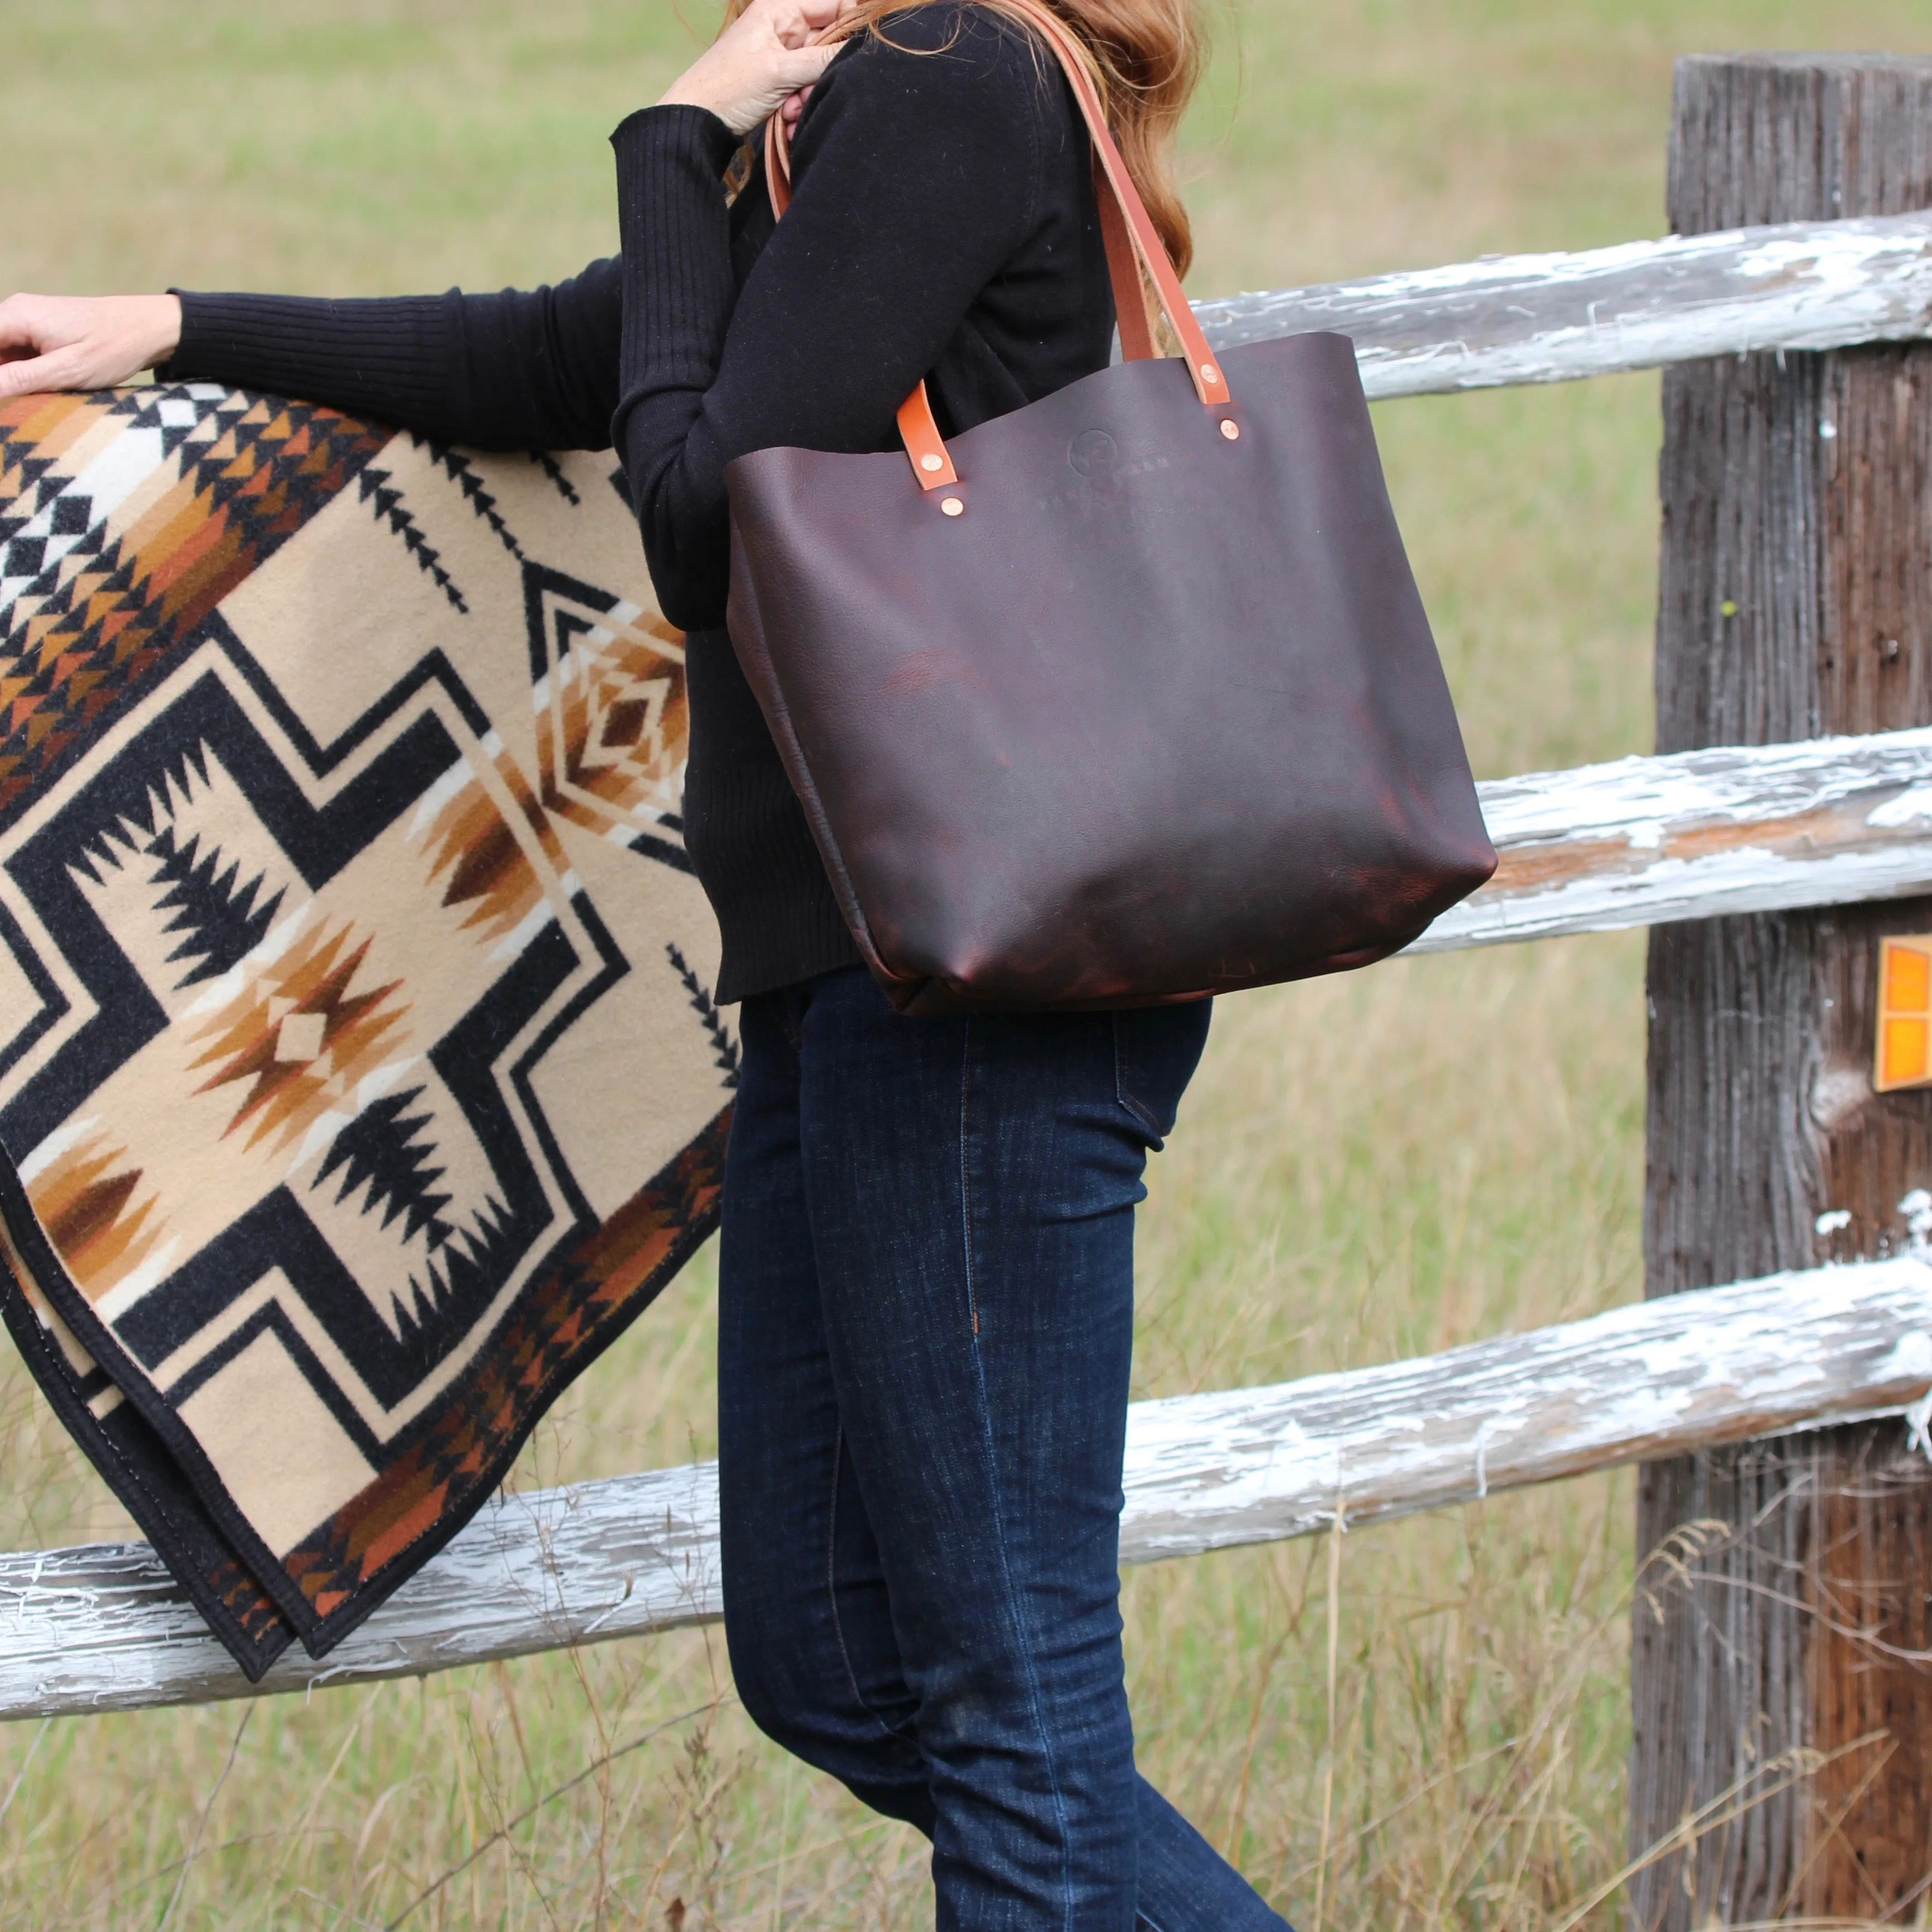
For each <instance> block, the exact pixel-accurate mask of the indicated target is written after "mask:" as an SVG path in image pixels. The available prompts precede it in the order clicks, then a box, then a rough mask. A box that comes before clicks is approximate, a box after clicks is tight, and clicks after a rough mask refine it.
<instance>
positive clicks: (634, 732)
mask: <svg viewBox="0 0 1932 1932" xmlns="http://www.w3.org/2000/svg"><path fill="white" fill-rule="evenodd" d="M685 738H686V732H685V686H684V670H683V658H682V639H681V637H680V636H679V633H678V632H677V631H675V630H674V629H673V628H671V627H670V625H667V624H666V623H664V621H663V620H662V619H661V618H660V617H659V616H658V615H657V614H656V613H655V610H653V609H652V607H651V597H650V591H649V578H648V577H647V575H646V571H645V568H644V564H643V556H642V554H641V552H640V547H639V545H638V543H637V526H636V524H635V523H634V520H633V519H632V517H631V512H630V509H629V507H628V504H627V503H626V502H625V500H624V499H623V496H622V478H621V475H617V474H616V473H615V472H613V468H612V462H611V459H610V457H609V456H608V455H604V456H601V457H599V456H594V455H587V454H584V453H582V452H578V453H574V454H570V455H559V456H556V457H548V456H538V457H529V456H515V457H505V456H493V457H482V456H478V455H472V454H469V453H466V452H463V451H460V450H457V449H449V448H446V447H444V446H440V445H439V444H437V443H431V442H428V441H425V440H422V439H421V438H419V437H413V436H410V435H407V434H396V433H395V432H393V431H389V430H387V429H384V428H379V427H377V426H376V425H370V424H366V423H362V422H356V421H354V420H353V419H349V418H347V417H344V416H341V415H339V414H337V413H334V412H332V411H330V410H322V409H317V408H314V407H308V406H307V405H303V404H292V403H287V402H284V401H279V400H277V399H275V398H269V397H264V396H261V395H254V394H252V393H248V392H239V391H230V390H229V389H224V388H221V387H219V386H213V385H208V384H189V385H185V386H158V387H154V388H148V389H128V390H121V391H116V392H108V393H105V394H102V395H95V396H86V397H83V396H31V397H26V398H18V399H16V400H13V401H7V402H4V403H0V1304H4V1312H5V1319H6V1321H7V1326H8V1328H9V1330H10V1332H11V1334H13V1338H14V1340H15V1342H16V1344H17V1346H18V1347H19V1348H20V1351H21V1352H22V1354H23V1356H24V1358H25V1359H26V1361H27V1362H28V1364H29V1365H30V1366H31V1369H32V1370H33V1373H34V1376H35V1377H36V1379H37V1381H38V1382H39V1384H40V1387H41V1388H43V1390H44V1391H45V1392H46V1395H47V1397H48V1398H49V1400H50V1401H51V1402H52V1403H53V1404H54V1406H55V1408H56V1409H57V1410H58V1412H59V1414H60V1415H61V1417H62V1420H63V1421H64V1422H65V1424H66V1425H67V1427H68V1428H69V1429H70V1430H71V1431H72V1433H74V1436H75V1437H76V1438H77V1440H78V1441H79V1442H80V1444H81V1445H83V1448H84V1449H85V1450H86V1453H87V1454H88V1455H89V1457H90V1458H91V1459H92V1461H93V1462H94V1463H95V1466H97V1467H98V1469H100V1470H101V1473H102V1475H104V1477H105V1478H106V1479H107V1481H108V1482H109V1484H110V1485H111V1486H112V1487H113V1489H114V1490H115V1493H116V1494H117V1495H118V1496H119V1497H120V1498H121V1500H122V1502H124V1504H125V1505H126V1506H127V1508H128V1510H129V1511H130V1513H131V1514H133V1517H135V1519H136V1521H137V1522H138V1523H139V1525H140V1526H141V1527H142V1530H143V1532H145V1534H146V1535H147V1536H148V1538H149V1539H150V1540H151V1541H152V1542H153V1544H154V1546H155V1547H156V1549H157V1550H158V1552H159V1553H160V1555H161V1556H162V1557H163V1559H165V1560H166V1562H167V1563H168V1565H169V1568H171V1569H172V1571H173V1573H174V1574H175V1576H176V1577H178V1579H179V1580H180V1582H181V1584H182V1586H183V1587H184V1589H186V1590H187V1592H188V1593H189V1595H190V1596H191V1597H192V1598H193V1601H194V1602H195V1603H196V1605H197V1606H198V1607H199V1609H200V1610H201V1612H202V1614H203V1615H204V1616H205V1618H206V1619H207V1620H208V1625H209V1626H210V1628H211V1629H212V1630H213V1631H214V1632H215V1633H216V1634H217V1636H219V1637H220V1639H221V1640H222V1641H223V1643H225V1644H226V1646H227V1647H228V1648H229V1650H230V1651H231V1652H233V1655H235V1657H236V1660H237V1661H238V1662H239V1664H241V1665H242V1668H243V1669H244V1670H245V1671H247V1672H248V1674H249V1675H250V1676H251V1677H259V1676H260V1674H261V1673H262V1672H263V1671H264V1670H266V1669H267V1668H268V1667H269V1664H271V1663H272V1661H274V1659H275V1657H276V1656H277V1655H278V1654H279V1653H280V1652H281V1650H282V1649H284V1647H285V1646H287V1644H289V1643H290V1642H291V1641H293V1640H296V1639H298V1638H299V1640H301V1641H302V1643H304V1644H305V1646H307V1647H308V1649H309V1650H310V1651H311V1652H313V1653H314V1655H317V1656H320V1655H323V1654H324V1653H325V1652H326V1651H327V1650H328V1649H329V1646H331V1645H332V1644H334V1643H336V1642H337V1641H338V1640H339V1639H340V1638H341V1637H343V1636H344V1634H346V1633H347V1631H350V1629H352V1628H353V1627H354V1626H355V1625H356V1624H357V1623H358V1622H359V1621H360V1620H361V1619H362V1618H363V1617H365V1616H367V1615H368V1613H369V1612H370V1611H371V1610H372V1609H374V1607H375V1606H376V1605H377V1604H378V1603H380V1601H382V1600H383V1598H384V1597H386V1595H389V1592H392V1590H393V1589H395V1587H396V1586H397V1585H398V1584H399V1583H401V1582H402V1581H403V1580H404V1579H405V1578H407V1577H408V1576H409V1575H410V1574H412V1573H413V1571H415V1570H416V1569H417V1568H419V1567H420V1566H421V1565H422V1563H423V1562H425V1561H426V1560H427V1559H428V1557H429V1556H431V1555H432V1554H433V1553H434V1552H435V1551H436V1550H437V1549H438V1548H440V1547H441V1546H442V1544H443V1543H445V1542H446V1541H447V1540H448V1539H449V1537H450V1536H452V1535H453V1534H454V1533H455V1532H456V1530H458V1529H459V1528H460V1526H462V1525H463V1523H464V1522H465V1521H466V1520H467V1519H468V1518H469V1516H470V1515H471V1514H473V1513H474V1511H475V1510H476V1509H477V1508H478V1506H479V1505H481V1503H482V1502H484V1500H485V1499H486V1498H487V1496H489V1494H490V1492H491V1490H493V1488H494V1487H495V1486H496V1484H497V1483H498V1482H499V1481H500V1479H501V1478H502V1475H503V1472H504V1471H505V1467H506V1466H507V1465H508V1463H509V1461H510V1460H511V1457H513V1456H514V1454H515V1453H516V1451H517V1448H518V1447H519V1445H520V1444H521V1443H522V1442H523V1439H524V1438H525V1436H526V1435H527V1434H528V1433H529V1430H530V1429H531V1427H532V1425H533V1424H535V1421H537V1419H538V1417H539V1416H540V1415H541V1414H542V1412H543V1411H544V1409H545V1408H546V1407H547V1406H548V1405H549V1404H550V1403H551V1402H552V1401H553V1400H554V1399H555V1398H556V1396H557V1394H559V1392H560V1391H562V1389H563V1388H565V1386H566V1385H568V1383H569V1382H570V1381H571V1379H572V1378H573V1377H574V1376H576V1375H577V1373H579V1372H580V1370H582V1369H583V1367H585V1366H586V1364H588V1363H589V1361H591V1360H592V1358H594V1357H595V1355H597V1354H598V1352H600V1351H601V1349H604V1347H605V1346H607V1345H608V1343H610V1342H611V1341H612V1340H613V1339H614V1338H615V1337H616V1335H617V1334H619V1332H620V1331H622V1329H623V1328H624V1327H625V1325H626V1324H627V1323H628V1322H630V1321H631V1319H632V1318H633V1317H634V1316H636V1315H637V1313H639V1312H640V1310H642V1309H643V1307H645V1306H646V1304H648V1303H649V1301H650V1300H651V1299H652V1297H653V1296H654V1295H655V1294H656V1293H657V1292H658V1290H659V1289H661V1287H662V1286H663V1285H664V1283H665V1282H666V1281H667V1280H669V1279H670V1277H671V1275H672V1274H674V1273H675V1272H676V1270H677V1268H679V1266H680V1265H682V1263H683V1262H684V1261H685V1259H686V1258H687V1257H688V1256H689V1254H690V1253H691V1251H692V1250H693V1249H694V1247H696V1246H697V1244H699V1243H700V1241H703V1238H705V1236H706V1235H707V1234H708V1233H709V1232H710V1230H711V1229H712V1227H713V1226H715V1220H716V1216H717V1205H718V1193H719V1188H720V1182H721V1172H722V1165H723V1151H724V1134H725V1131H726V1127H727V1123H728V1118H729V1106H730V1094H731V1090H732V1088H733V1086H734V1085H735V1084H736V1059H737V1049H736V1039H735V1035H734V1034H733V1031H732V1029H731V1027H730V1023H729V1021H728V1019H727V1017H726V1016H724V1015H722V1014H721V1013H719V1012H718V1010H717V1009H716V1008H715V1007H714V1005H713V1004H712V1000H711V998H710V996H709V991H708V989H709V988H710V987H711V986H712V985H713V984H715V971H716V966H717V959H718V941H717V938H716V932H715V926H714V925H713V922H712V918H711V915H710V913H709V908H708V907H707V906H706V903H705V901H704V898H703V894H702V892H700V889H699V888H698V886H697V881H696V880H695V879H694V877H693V876H692V874H691V869H690V866H689V864H688V861H687V860H686V859H685V854H684V851H683V848H682V843H681V837H680V834H681V821H680V819H679V804H680V795H681V787H682V778H683V770H684V763H685Z"/></svg>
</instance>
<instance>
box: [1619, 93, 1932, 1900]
mask: <svg viewBox="0 0 1932 1932" xmlns="http://www.w3.org/2000/svg"><path fill="white" fill-rule="evenodd" d="M1927 205H1932V61H1925V60H1901V59H1894V58H1887V57H1884V56H1881V55H1846V56H1842V57H1833V56H1829V55H1770V56H1764V57H1757V56H1736V57H1730V56H1709V57H1700V58H1692V59H1687V60H1685V61H1682V62H1680V63H1679V66H1678V69H1677V80H1676V102H1675V110H1674V121H1673V130H1672V136H1671V149H1670V218H1671V221H1672V224H1673V226H1674V227H1675V228H1676V229H1678V230H1679V231H1680V232H1682V233H1700V232H1708V231H1710V230H1713V229H1724V228H1730V227H1733V226H1738V225H1739V224H1742V223H1757V222H1769V221H1782V220H1798V219H1804V218H1813V219H1827V218H1831V217H1839V216H1855V215H1879V214H1894V213H1897V212H1900V211H1904V210H1906V209H1910V208H1924V207H1926V206H1927ZM1661 490H1662V496H1663V508H1664V526H1663V547H1662V580H1661V596H1660V600H1659V607H1658V628H1657V736H1658V749H1659V750H1660V751H1678V750H1682V749H1687V748H1691V747H1694V746H1700V745H1715V744H1746V743H1764V742H1776V741H1781V740H1785V739H1801V738H1808V737H1813V736H1819V735H1820V734H1823V733H1829V732H1838V731H1855V732H1864V731H1874V730H1885V729H1887V728H1890V727H1900V726H1905V725H1915V724H1926V723H1928V722H1932V345H1918V346H1913V347H1877V348H1870V349H1858V350H1844V351H1835V352H1832V353H1829V354H1823V355H1802V356H1800V355H1792V356H1782V355H1766V356H1751V357H1747V358H1741V359H1736V360H1733V359H1724V360H1722V361H1715V362H1702V363H1694V364H1687V365H1683V366H1682V367H1680V368H1675V369H1672V370H1670V371H1667V373H1666V375H1665V377H1664V454H1663V458H1662V463H1661ZM1927 930H1932V900H1925V899H1916V900H1910V901H1894V903H1892V904H1888V905H1879V906H1875V907H1837V908H1835V909H1832V908H1828V909H1826V910H1820V911H1817V912H1805V913H1784V914H1763V915H1757V916H1750V917H1745V918H1738V919H1724V920H1714V921H1710V922H1703V923H1699V924H1691V925H1685V926H1671V927H1663V928H1659V929H1655V930H1654V931H1653V932H1652V936H1651V943H1650V960H1649V995H1650V1011H1651V1022H1650V1053H1649V1105H1650V1114H1649V1180H1648V1185H1647V1193H1646V1208H1645V1227H1644V1241H1645V1260H1646V1293H1648V1294H1649V1295H1670V1294H1675V1293H1676V1292H1679V1291H1680V1290H1682V1289H1690V1288H1697V1287H1701V1286H1706V1285H1707V1284H1709V1283H1715V1282H1720V1281H1724V1280H1730V1279H1732V1278H1733V1277H1742V1276H1747V1275H1753V1274H1760V1273H1762V1272H1763V1271H1766V1270H1769V1269H1772V1268H1790V1267H1804V1266H1808V1265H1812V1264H1813V1263H1814V1262H1825V1261H1829V1260H1849V1259H1853V1258H1855V1257H1859V1256H1873V1255H1878V1254H1882V1253H1886V1252H1888V1251H1891V1250H1897V1248H1899V1247H1902V1246H1903V1245H1904V1244H1906V1241H1908V1240H1909V1238H1910V1230H1909V1229H1908V1227H1907V1226H1906V1223H1905V1220H1904V1219H1903V1217H1901V1214H1900V1209H1899V1203H1900V1200H1901V1199H1902V1198H1903V1196H1905V1195H1906V1193H1907V1192H1908V1191H1909V1190H1911V1189H1913V1188H1915V1187H1932V1092H1927V1091H1919V1092H1912V1093H1906V1094H1893V1095H1890V1096H1887V1097H1883V1098H1880V1097H1876V1096H1875V1095H1874V1094H1873V1092H1872V1090H1871V1085H1870V1063H1871V1054H1872V1029H1873V1003H1874V998H1875V987H1874V985H1873V974H1874V971H1875V968H1876V959H1877V952H1878V945H1877V941H1878V935H1879V934H1880V933H1882V932H1914V931H1916V932H1924V931H1927ZM1839 1210H1842V1211H1847V1212H1848V1214H1849V1220H1846V1221H1844V1222H1843V1223H1840V1220H1839V1217H1838V1214H1835V1213H1833V1212H1832V1211H1839ZM1820 1216H1826V1217H1827V1218H1826V1219H1825V1220H1823V1221H1821V1220H1820ZM1637 1510H1638V1525H1637V1527H1638V1543H1639V1555H1640V1559H1641V1558H1642V1556H1643V1555H1644V1554H1645V1553H1647V1552H1650V1551H1653V1550H1657V1549H1658V1547H1659V1546H1660V1545H1663V1544H1666V1543H1667V1541H1670V1540H1671V1539H1673V1538H1676V1541H1675V1542H1674V1543H1673V1547H1672V1553H1673V1554H1674V1556H1675V1557H1676V1562H1675V1563H1672V1562H1653V1563H1652V1565H1651V1566H1650V1567H1649V1569H1648V1570H1647V1571H1646V1572H1645V1574H1644V1575H1643V1578H1642V1580H1641V1583H1640V1591H1639V1595H1638V1598H1637V1604H1636V1607H1635V1618H1634V1632H1633V1644H1632V1657H1631V1696H1632V1699H1633V1701H1634V1730H1635V1738H1634V1745H1633V1749H1632V1753H1631V1846H1632V1851H1633V1855H1634V1856H1637V1857H1641V1856H1643V1855H1645V1854H1646V1853H1647V1852H1651V1851H1652V1849H1653V1848H1656V1847H1659V1846H1667V1849H1664V1852H1663V1855H1661V1856H1659V1857H1658V1858H1655V1860H1654V1861H1652V1863H1651V1864H1649V1866H1648V1867H1646V1869H1645V1870H1643V1872H1641V1873H1640V1874H1639V1875H1638V1876H1637V1879H1635V1881H1634V1884H1633V1886H1632V1894H1631V1924H1632V1925H1633V1927H1640V1928H1642V1932H1703V1928H1705V1927H1712V1926H1729V1925H1736V1924H1754V1923H1758V1922H1761V1921H1766V1920H1777V1919H1781V1918H1807V1919H1810V1920H1812V1921H1817V1920H1820V1919H1829V1920H1830V1921H1832V1922H1838V1921H1841V1920H1842V1919H1856V1920H1861V1921H1862V1920H1869V1921H1879V1922H1898V1921H1906V1922H1911V1923H1915V1924H1923V1923H1925V1922H1927V1921H1926V1920H1925V1919H1923V1918H1920V1917H1919V1916H1918V1914H1919V1912H1920V1911H1921V1900H1923V1899H1924V1897H1925V1895H1926V1888H1927V1884H1928V1882H1932V1878H1929V1876H1928V1875H1932V1670H1928V1668H1927V1664H1926V1662H1925V1661H1924V1660H1925V1657H1926V1655H1927V1652H1928V1650H1932V1614H1928V1592H1932V1467H1928V1466H1927V1463H1926V1461H1925V1460H1924V1458H1923V1457H1921V1456H1918V1455H1917V1454H1915V1453H1913V1452H1911V1451H1908V1449H1907V1448H1906V1432H1905V1430H1903V1428H1902V1427H1900V1425H1899V1424H1898V1423H1897V1422H1896V1421H1888V1422H1879V1423H1876V1424H1864V1425H1860V1426H1858V1427H1851V1428H1844V1429H1839V1430H1830V1431H1826V1432H1822V1433H1817V1434H1814V1435H1811V1436H1790V1437H1786V1438H1784V1439H1781V1440H1778V1441H1775V1442H1768V1443H1761V1444H1757V1445H1748V1446H1746V1447H1744V1448H1739V1449H1732V1450H1725V1451H1718V1452H1715V1453H1712V1454H1700V1455H1697V1456H1692V1457H1684V1458H1681V1459H1679V1460H1675V1461H1672V1462H1668V1463H1653V1464H1652V1465H1649V1466H1648V1467H1647V1468H1646V1469H1645V1470H1644V1471H1643V1475H1642V1476H1641V1478H1640V1487H1639V1493H1638V1505H1637ZM1714 1520H1715V1521H1718V1522H1721V1523H1722V1524H1723V1525H1724V1532H1723V1533H1722V1534H1721V1535H1718V1533H1717V1532H1715V1531H1714V1530H1712V1529H1711V1528H1709V1525H1710V1524H1711V1523H1712V1522H1713V1521H1714ZM1700 1523H1702V1524H1703V1525H1705V1526H1706V1527H1705V1528H1704V1529H1702V1530H1694V1529H1689V1528H1688V1526H1692V1525H1695V1524H1700ZM1700 1544H1701V1545H1702V1546H1703V1547H1701V1549H1700ZM1910 1653H1918V1655H1911V1654H1910ZM1814 1754H1817V1755H1814ZM1820 1757H1822V1759H1823V1763H1822V1764H1820ZM1673 1839H1674V1842H1669V1843H1667V1841H1673Z"/></svg>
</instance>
